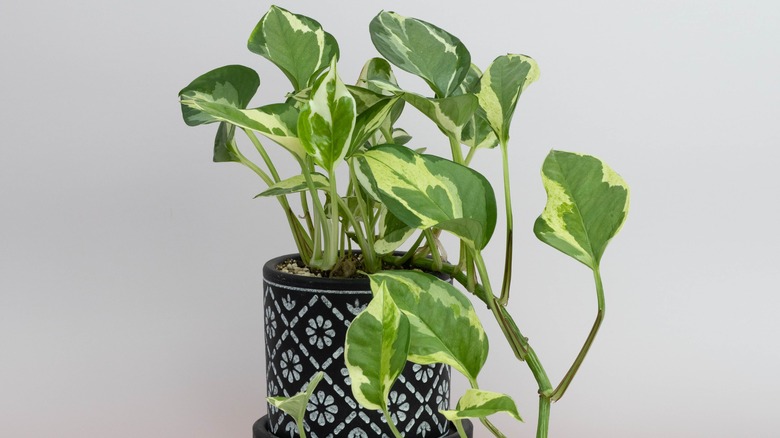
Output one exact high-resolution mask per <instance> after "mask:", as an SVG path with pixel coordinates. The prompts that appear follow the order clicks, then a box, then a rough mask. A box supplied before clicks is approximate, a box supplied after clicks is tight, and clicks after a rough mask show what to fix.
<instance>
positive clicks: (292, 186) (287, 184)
mask: <svg viewBox="0 0 780 438" xmlns="http://www.w3.org/2000/svg"><path fill="white" fill-rule="evenodd" d="M311 179H312V182H314V188H316V189H318V190H327V189H328V187H330V183H329V182H328V178H326V177H325V175H323V174H321V173H317V172H313V173H312V174H311ZM306 190H309V186H308V185H307V184H306V177H304V176H303V175H295V176H293V177H290V178H287V179H285V180H282V181H279V182H278V183H276V184H274V185H272V186H270V187H268V188H267V189H266V190H265V191H263V192H262V193H260V194H258V195H257V196H255V198H259V197H261V196H282V195H289V194H290V193H298V192H304V191H306Z"/></svg>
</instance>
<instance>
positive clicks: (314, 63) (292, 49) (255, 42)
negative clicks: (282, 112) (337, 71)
mask: <svg viewBox="0 0 780 438" xmlns="http://www.w3.org/2000/svg"><path fill="white" fill-rule="evenodd" d="M247 46H248V47H249V50H250V51H252V52H254V53H257V54H258V55H260V56H263V57H265V58H267V59H268V60H269V61H271V62H273V63H274V64H276V66H277V67H279V68H280V69H281V70H282V72H284V74H285V75H286V76H287V78H288V79H290V82H291V83H292V85H293V87H294V88H295V91H299V90H301V89H303V88H306V87H307V86H310V85H312V83H313V82H314V79H315V78H316V77H317V75H318V73H319V72H321V71H323V70H324V69H325V68H326V67H327V66H328V65H330V63H331V61H332V60H333V59H334V58H335V59H337V58H338V53H339V47H338V44H337V43H336V40H335V38H333V36H332V35H331V34H329V33H327V32H325V31H324V30H322V26H320V24H319V23H318V22H316V21H315V20H312V19H311V18H309V17H306V16H303V15H298V14H293V13H292V12H290V11H287V10H285V9H282V8H280V7H278V6H271V9H269V11H268V12H267V13H266V14H265V15H264V16H263V18H261V19H260V22H259V23H257V26H256V27H255V29H254V30H253V31H252V34H251V35H250V37H249V42H248V44H247Z"/></svg>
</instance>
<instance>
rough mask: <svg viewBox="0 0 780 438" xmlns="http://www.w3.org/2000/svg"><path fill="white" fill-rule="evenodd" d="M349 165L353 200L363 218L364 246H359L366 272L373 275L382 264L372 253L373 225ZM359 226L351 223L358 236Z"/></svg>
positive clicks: (352, 167) (355, 176) (358, 184)
mask: <svg viewBox="0 0 780 438" xmlns="http://www.w3.org/2000/svg"><path fill="white" fill-rule="evenodd" d="M348 164H349V166H348V167H349V179H350V182H351V183H352V190H353V191H354V193H355V198H357V203H358V208H359V209H360V214H361V215H362V216H363V226H364V229H365V234H364V236H365V244H361V245H360V248H361V249H362V250H363V262H364V263H365V265H366V270H367V271H368V272H369V273H373V272H376V271H378V270H379V269H381V267H382V264H381V263H379V259H378V258H377V256H376V253H375V252H374V224H373V221H372V220H371V215H370V214H369V210H368V206H367V203H366V200H365V199H364V198H363V196H362V195H363V192H362V189H361V186H360V182H359V181H358V179H357V175H356V174H355V168H354V166H353V165H352V162H350V163H348ZM345 210H349V209H348V208H345ZM348 213H349V212H348ZM358 227H359V224H358V223H352V228H354V229H355V233H356V234H359V233H360V231H359V229H358Z"/></svg>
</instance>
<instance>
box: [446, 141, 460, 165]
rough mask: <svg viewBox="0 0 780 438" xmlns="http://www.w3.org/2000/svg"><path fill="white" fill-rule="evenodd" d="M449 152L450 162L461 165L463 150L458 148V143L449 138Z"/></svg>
mask: <svg viewBox="0 0 780 438" xmlns="http://www.w3.org/2000/svg"><path fill="white" fill-rule="evenodd" d="M449 139H450V150H452V161H454V162H456V163H458V164H463V150H462V149H461V148H460V141H458V139H457V138H455V137H449Z"/></svg>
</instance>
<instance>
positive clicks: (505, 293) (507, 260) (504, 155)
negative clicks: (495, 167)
mask: <svg viewBox="0 0 780 438" xmlns="http://www.w3.org/2000/svg"><path fill="white" fill-rule="evenodd" d="M501 161H502V162H503V168H504V171H503V173H504V205H505V209H506V253H505V256H504V280H503V282H502V284H501V298H500V299H499V301H500V303H501V305H503V306H506V305H507V303H508V302H509V289H510V287H511V284H512V240H513V235H512V234H513V229H514V219H513V217H512V194H511V192H510V184H509V154H508V152H507V144H506V142H505V141H504V142H502V143H501Z"/></svg>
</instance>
